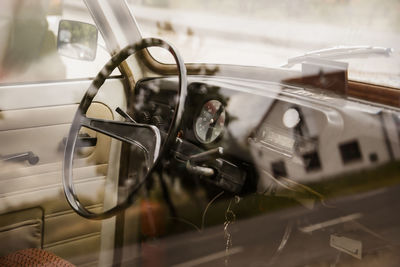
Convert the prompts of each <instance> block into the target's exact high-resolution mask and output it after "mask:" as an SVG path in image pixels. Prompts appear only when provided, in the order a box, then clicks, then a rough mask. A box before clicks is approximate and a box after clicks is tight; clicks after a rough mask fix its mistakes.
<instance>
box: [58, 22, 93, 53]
mask: <svg viewBox="0 0 400 267" xmlns="http://www.w3.org/2000/svg"><path fill="white" fill-rule="evenodd" d="M97 37H98V33H97V28H96V26H94V25H92V24H89V23H84V22H79V21H73V20H61V21H60V23H59V25H58V36H57V50H58V53H59V54H61V55H63V56H66V57H70V58H74V59H79V60H88V61H91V60H94V59H95V58H96V51H97Z"/></svg>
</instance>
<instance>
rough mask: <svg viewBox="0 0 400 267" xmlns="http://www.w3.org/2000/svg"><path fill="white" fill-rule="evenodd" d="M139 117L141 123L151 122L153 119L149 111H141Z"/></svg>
mask: <svg viewBox="0 0 400 267" xmlns="http://www.w3.org/2000/svg"><path fill="white" fill-rule="evenodd" d="M139 119H140V122H141V123H149V122H150V119H151V115H150V113H149V112H148V111H143V112H140V114H139Z"/></svg>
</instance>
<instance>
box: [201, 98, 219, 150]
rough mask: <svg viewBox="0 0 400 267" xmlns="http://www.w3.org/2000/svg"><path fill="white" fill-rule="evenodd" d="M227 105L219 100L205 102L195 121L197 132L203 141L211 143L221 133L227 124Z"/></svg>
mask: <svg viewBox="0 0 400 267" xmlns="http://www.w3.org/2000/svg"><path fill="white" fill-rule="evenodd" d="M225 119H226V114H225V107H224V105H223V104H222V103H221V102H219V101H218V100H210V101H208V102H207V103H205V104H204V106H203V107H202V109H201V111H200V114H199V116H198V117H197V119H196V122H195V131H194V132H195V134H196V137H197V139H198V140H199V141H200V142H202V143H206V144H208V143H211V142H213V141H214V140H215V139H217V138H218V136H220V135H221V133H222V131H223V130H224V126H225Z"/></svg>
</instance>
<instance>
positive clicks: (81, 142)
mask: <svg viewBox="0 0 400 267" xmlns="http://www.w3.org/2000/svg"><path fill="white" fill-rule="evenodd" d="M62 142H63V145H64V147H65V144H66V143H67V138H66V137H64V138H63V141H62ZM96 144H97V137H91V136H90V135H89V134H87V133H83V134H79V137H78V139H77V140H76V144H75V146H76V147H91V146H96Z"/></svg>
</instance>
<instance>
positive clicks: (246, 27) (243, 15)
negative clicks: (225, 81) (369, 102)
mask: <svg viewBox="0 0 400 267" xmlns="http://www.w3.org/2000/svg"><path fill="white" fill-rule="evenodd" d="M129 3H130V4H131V10H132V12H133V14H134V15H135V17H136V19H137V20H138V23H139V25H140V27H141V30H142V34H143V35H144V36H145V37H150V36H160V37H162V38H164V39H166V40H169V41H170V42H172V43H173V44H174V45H176V46H177V47H178V49H179V50H180V52H181V53H182V55H183V57H184V60H185V62H190V63H225V64H240V65H248V66H264V67H279V66H282V65H283V64H286V63H287V61H288V59H289V58H292V57H296V56H300V55H303V54H305V53H307V52H310V51H313V50H320V49H325V48H332V47H338V46H374V47H375V46H376V47H385V48H392V49H393V52H392V53H391V54H390V56H387V55H386V56H377V55H375V54H373V53H371V54H370V55H368V53H367V54H366V55H363V56H362V58H351V59H347V58H344V59H341V60H344V61H346V62H349V79H351V80H357V81H364V82H368V83H374V84H379V85H386V86H390V87H396V88H399V84H400V56H399V52H398V51H399V49H400V16H399V9H400V2H399V1H397V0H388V1H378V0H373V1H357V0H345V1H338V0H312V1H304V0H302V1H290V0H282V1H272V0H263V1H255V0H249V1H240V0H234V1H231V0H230V1H213V0H201V1H199V0H184V1H183V0H178V1H169V0H159V1H142V0H130V1H129ZM153 54H155V56H156V58H157V59H159V60H161V61H166V58H165V57H164V56H163V54H161V55H160V53H156V52H155V51H153ZM168 63H169V62H168ZM295 68H296V66H295Z"/></svg>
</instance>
